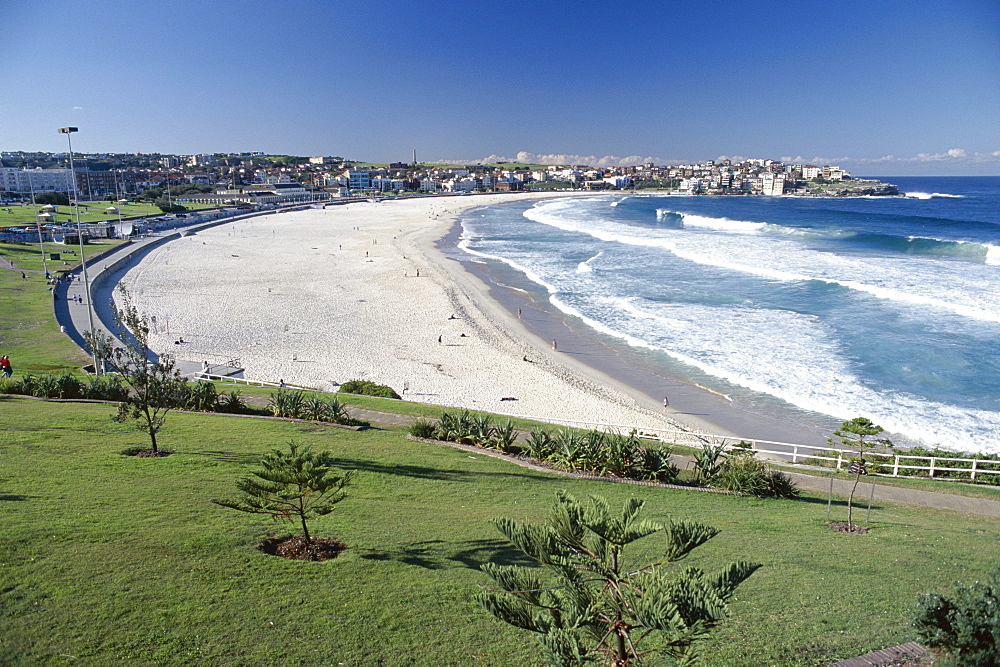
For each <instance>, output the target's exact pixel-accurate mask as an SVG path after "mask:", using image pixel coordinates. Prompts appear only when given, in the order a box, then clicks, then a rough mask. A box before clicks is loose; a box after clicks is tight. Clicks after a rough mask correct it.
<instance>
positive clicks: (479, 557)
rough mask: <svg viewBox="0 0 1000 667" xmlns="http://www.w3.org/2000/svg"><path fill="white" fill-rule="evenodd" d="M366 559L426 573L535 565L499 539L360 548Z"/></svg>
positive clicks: (439, 541) (435, 541)
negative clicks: (489, 564)
mask: <svg viewBox="0 0 1000 667" xmlns="http://www.w3.org/2000/svg"><path fill="white" fill-rule="evenodd" d="M358 551H360V552H363V553H362V554H361V557H362V558H364V559H365V560H374V561H383V562H385V561H394V562H397V563H403V564H404V565H413V566H415V567H422V568H424V569H426V570H446V569H452V568H467V569H470V570H479V569H480V568H481V567H482V565H483V563H497V564H498V565H523V566H530V565H536V564H537V563H535V561H533V560H531V559H530V558H528V557H527V556H525V555H524V554H523V553H521V552H520V551H519V550H517V549H516V548H515V547H514V546H513V545H511V544H509V543H507V542H505V541H504V540H499V539H490V540H466V541H464V542H446V541H445V540H427V541H424V542H413V543H411V544H403V545H400V546H399V547H397V548H396V549H385V550H382V549H359V550H358Z"/></svg>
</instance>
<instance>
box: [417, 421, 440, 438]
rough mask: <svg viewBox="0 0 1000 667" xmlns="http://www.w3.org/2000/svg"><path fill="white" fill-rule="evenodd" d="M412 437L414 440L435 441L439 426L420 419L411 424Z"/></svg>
mask: <svg viewBox="0 0 1000 667" xmlns="http://www.w3.org/2000/svg"><path fill="white" fill-rule="evenodd" d="M410 435H412V436H413V437H414V438H423V439H424V440H434V439H436V438H437V426H436V425H435V424H434V422H431V421H427V420H426V419H418V420H416V421H415V422H413V423H412V424H410Z"/></svg>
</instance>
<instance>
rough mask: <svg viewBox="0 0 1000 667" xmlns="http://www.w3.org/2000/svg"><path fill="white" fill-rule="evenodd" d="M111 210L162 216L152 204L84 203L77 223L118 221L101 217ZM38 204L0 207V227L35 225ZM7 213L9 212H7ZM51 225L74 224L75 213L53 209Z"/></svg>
mask: <svg viewBox="0 0 1000 667" xmlns="http://www.w3.org/2000/svg"><path fill="white" fill-rule="evenodd" d="M110 206H114V207H116V208H118V209H120V210H121V214H122V218H135V217H138V216H143V215H147V216H159V215H164V213H163V211H161V210H160V207H159V206H154V205H153V204H152V203H143V204H135V203H132V202H129V203H127V204H125V203H117V202H109V201H85V202H81V204H80V222H100V221H102V220H118V214H117V213H105V211H104V209H106V208H108V207H110ZM41 208H42V207H41V204H38V205H36V206H32V205H31V204H5V205H4V206H0V227H7V226H10V225H23V224H32V225H33V224H35V217H36V216H37V215H38V213H40V212H41ZM184 208H186V209H187V210H189V211H195V210H200V209H205V208H218V207H217V206H216V205H214V204H185V205H184ZM7 209H10V212H8V211H7ZM54 215H55V217H54V218H53V220H52V221H53V222H54V223H57V224H63V225H65V224H76V213H75V212H74V211H73V207H72V206H56V210H55V212H54Z"/></svg>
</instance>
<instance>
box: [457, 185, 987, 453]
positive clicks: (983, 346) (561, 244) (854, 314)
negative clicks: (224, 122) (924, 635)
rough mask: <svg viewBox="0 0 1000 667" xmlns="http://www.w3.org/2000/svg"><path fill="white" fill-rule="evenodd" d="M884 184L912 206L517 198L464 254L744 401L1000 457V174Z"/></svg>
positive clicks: (470, 217)
mask: <svg viewBox="0 0 1000 667" xmlns="http://www.w3.org/2000/svg"><path fill="white" fill-rule="evenodd" d="M881 180H883V181H886V182H890V183H895V184H896V185H898V186H899V189H900V192H905V193H906V194H907V196H905V197H866V198H800V197H713V196H663V195H645V194H626V193H620V192H619V193H614V194H595V195H594V196H582V197H572V198H563V199H550V200H541V201H538V200H535V201H532V202H523V201H522V202H512V203H510V204H500V205H496V206H490V207H485V208H480V209H475V210H472V211H470V212H468V213H466V214H465V216H464V217H463V218H462V220H461V225H462V239H461V242H460V244H459V247H460V248H461V249H462V250H463V251H465V252H467V253H470V254H471V255H474V256H475V257H476V258H477V261H486V262H491V263H502V264H504V265H506V266H507V267H511V268H512V269H514V270H513V271H508V274H509V278H508V279H509V280H510V281H511V282H512V283H516V284H512V285H511V286H512V287H514V288H516V289H520V290H525V291H527V292H529V293H531V294H532V295H534V296H535V297H536V298H537V299H542V300H547V301H548V302H549V303H550V304H551V306H552V307H553V308H555V309H558V311H560V312H561V314H562V315H563V316H564V317H566V318H571V319H574V320H576V321H579V322H582V323H585V324H586V325H587V326H588V327H589V328H590V329H591V330H592V331H593V333H594V335H595V336H600V337H602V338H603V339H606V340H609V341H612V344H616V345H620V346H625V347H629V348H632V349H639V350H642V351H643V353H644V354H645V356H646V358H647V359H649V360H650V363H654V364H660V365H662V368H663V369H664V372H665V373H669V374H671V376H672V377H680V378H683V379H684V380H685V381H686V382H690V383H691V384H698V385H700V386H703V387H706V388H709V389H710V390H712V391H714V392H716V393H720V394H723V395H725V396H726V397H727V398H729V399H731V400H732V401H733V402H734V403H736V404H740V405H744V406H748V407H750V408H752V409H754V410H757V411H770V412H774V413H776V414H778V413H780V414H781V415H782V417H783V418H784V419H790V420H796V421H800V422H802V423H807V424H811V425H814V426H818V427H821V428H824V429H829V428H830V426H831V425H835V424H836V423H839V421H841V420H846V419H851V418H853V417H858V416H863V417H868V418H869V419H872V420H873V421H874V422H875V423H877V424H879V425H881V426H882V427H883V428H885V429H886V431H888V432H890V433H893V434H896V439H897V440H898V441H900V443H901V444H924V445H928V446H939V447H942V448H946V449H950V450H953V451H968V452H993V453H996V452H1000V177H952V178H930V177H906V178H903V177H899V178H893V177H882V178H881Z"/></svg>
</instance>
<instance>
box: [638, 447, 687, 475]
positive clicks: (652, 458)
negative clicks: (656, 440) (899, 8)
mask: <svg viewBox="0 0 1000 667" xmlns="http://www.w3.org/2000/svg"><path fill="white" fill-rule="evenodd" d="M670 456H671V454H670V452H669V451H667V450H664V449H660V448H658V447H639V448H638V449H637V450H636V463H635V475H634V476H635V477H636V478H638V479H648V480H652V481H656V482H667V483H671V482H676V481H677V476H678V475H679V474H680V470H679V469H678V468H677V466H676V465H674V464H673V463H671V462H670Z"/></svg>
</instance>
